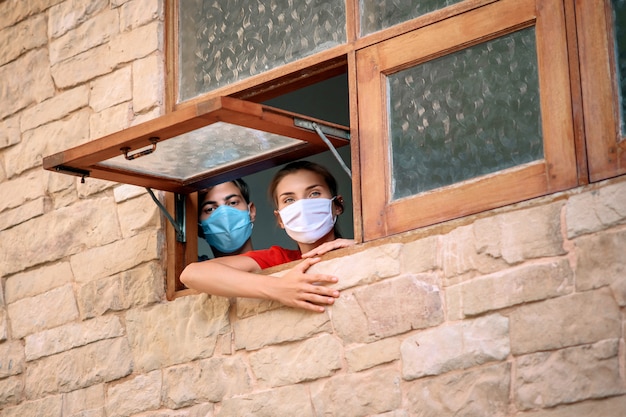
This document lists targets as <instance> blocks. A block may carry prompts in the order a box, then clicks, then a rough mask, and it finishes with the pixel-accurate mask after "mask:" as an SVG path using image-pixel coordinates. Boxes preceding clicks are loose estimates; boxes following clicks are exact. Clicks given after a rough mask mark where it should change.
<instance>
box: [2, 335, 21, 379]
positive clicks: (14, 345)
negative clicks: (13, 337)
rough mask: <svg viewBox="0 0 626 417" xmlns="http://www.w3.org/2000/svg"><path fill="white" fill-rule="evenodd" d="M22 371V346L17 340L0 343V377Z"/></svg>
mask: <svg viewBox="0 0 626 417" xmlns="http://www.w3.org/2000/svg"><path fill="white" fill-rule="evenodd" d="M22 372H24V347H23V346H22V344H21V343H20V342H18V341H9V342H6V343H0V379H2V378H6V377H9V376H13V375H19V374H21V373H22Z"/></svg>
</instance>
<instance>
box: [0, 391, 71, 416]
mask: <svg viewBox="0 0 626 417" xmlns="http://www.w3.org/2000/svg"><path fill="white" fill-rule="evenodd" d="M62 410H63V398H62V397H61V396H60V395H54V396H50V397H46V398H42V399H37V400H34V401H27V402H24V403H22V404H19V405H17V406H15V407H11V408H5V409H0V417H27V416H28V417H30V416H60V415H62V414H61V413H62Z"/></svg>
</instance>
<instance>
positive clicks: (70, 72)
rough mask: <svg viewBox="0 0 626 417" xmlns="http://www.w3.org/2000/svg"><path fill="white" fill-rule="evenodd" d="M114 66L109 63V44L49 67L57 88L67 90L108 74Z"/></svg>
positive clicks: (112, 63)
mask: <svg viewBox="0 0 626 417" xmlns="http://www.w3.org/2000/svg"><path fill="white" fill-rule="evenodd" d="M115 66H116V65H115V63H114V62H112V61H111V57H110V46H109V43H106V44H102V45H100V46H96V47H95V48H91V49H88V50H86V51H85V52H82V53H80V54H78V55H75V56H73V57H71V58H68V59H66V60H64V61H60V62H57V63H56V64H54V65H52V66H51V67H50V74H51V75H52V78H53V79H54V83H55V85H57V87H59V88H62V89H67V88H70V87H73V86H76V85H80V84H83V83H85V82H87V81H89V80H93V79H94V78H96V77H99V76H101V75H104V74H108V73H110V72H111V71H112V70H113V68H115Z"/></svg>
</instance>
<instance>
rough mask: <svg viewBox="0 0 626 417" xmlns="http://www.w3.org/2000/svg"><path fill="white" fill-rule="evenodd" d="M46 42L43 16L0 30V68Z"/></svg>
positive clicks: (44, 18) (36, 16)
mask: <svg viewBox="0 0 626 417" xmlns="http://www.w3.org/2000/svg"><path fill="white" fill-rule="evenodd" d="M47 41H48V37H47V34H46V17H45V15H35V16H33V17H31V18H29V19H27V20H24V21H22V22H19V23H18V24H16V25H15V26H10V27H8V28H6V29H0V66H2V65H5V64H6V63H8V62H11V61H13V60H14V59H16V58H18V57H19V56H20V55H22V54H23V53H24V52H26V51H30V50H32V49H35V48H38V47H40V46H43V45H45V44H46V42H47Z"/></svg>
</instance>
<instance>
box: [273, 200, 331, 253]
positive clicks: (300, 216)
mask: <svg viewBox="0 0 626 417" xmlns="http://www.w3.org/2000/svg"><path fill="white" fill-rule="evenodd" d="M334 199H335V197H333V198H332V199H328V198H303V199H301V200H298V201H296V202H295V203H293V204H290V205H288V206H287V207H285V208H283V209H282V210H279V211H278V213H279V214H280V218H281V220H282V221H283V225H284V226H285V231H286V232H287V234H288V235H289V237H291V238H292V239H293V240H295V241H296V242H300V243H313V242H317V241H318V240H319V239H321V238H322V237H324V236H325V235H326V234H327V233H328V232H330V231H331V230H332V228H333V227H334V226H335V220H336V219H337V217H336V216H334V215H333V200H334Z"/></svg>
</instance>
